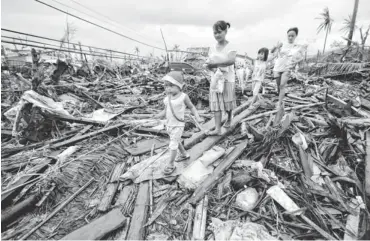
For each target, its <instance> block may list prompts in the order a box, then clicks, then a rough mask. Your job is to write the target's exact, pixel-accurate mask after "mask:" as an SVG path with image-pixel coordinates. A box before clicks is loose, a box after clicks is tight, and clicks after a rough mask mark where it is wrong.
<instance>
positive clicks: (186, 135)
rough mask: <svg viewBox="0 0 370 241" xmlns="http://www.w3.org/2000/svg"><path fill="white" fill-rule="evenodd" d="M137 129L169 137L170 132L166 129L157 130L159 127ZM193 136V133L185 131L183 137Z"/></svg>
mask: <svg viewBox="0 0 370 241" xmlns="http://www.w3.org/2000/svg"><path fill="white" fill-rule="evenodd" d="M135 131H136V132H139V133H149V134H155V135H161V136H166V137H168V132H167V131H164V130H157V129H153V128H145V127H139V128H136V129H135ZM191 136H192V135H191V134H189V133H187V132H183V133H182V136H181V137H182V138H189V137H191Z"/></svg>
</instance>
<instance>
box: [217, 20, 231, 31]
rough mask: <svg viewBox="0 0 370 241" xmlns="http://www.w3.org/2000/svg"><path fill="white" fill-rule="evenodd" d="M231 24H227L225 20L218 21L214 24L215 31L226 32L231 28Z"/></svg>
mask: <svg viewBox="0 0 370 241" xmlns="http://www.w3.org/2000/svg"><path fill="white" fill-rule="evenodd" d="M230 26H231V25H230V23H227V22H225V21H223V20H220V21H217V22H216V23H215V24H213V29H214V30H217V31H218V30H220V31H225V30H227V29H228V28H230Z"/></svg>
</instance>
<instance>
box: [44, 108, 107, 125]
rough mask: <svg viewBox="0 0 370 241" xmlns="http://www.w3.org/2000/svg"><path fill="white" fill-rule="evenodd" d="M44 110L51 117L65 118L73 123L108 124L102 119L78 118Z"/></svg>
mask: <svg viewBox="0 0 370 241" xmlns="http://www.w3.org/2000/svg"><path fill="white" fill-rule="evenodd" d="M43 112H44V113H45V114H46V115H47V116H48V117H49V118H52V119H59V120H64V121H68V122H72V123H81V124H87V125H104V124H106V123H103V122H101V121H95V120H91V119H87V118H83V117H79V118H77V117H73V116H69V115H63V114H61V113H58V114H55V113H51V112H48V111H47V110H43Z"/></svg>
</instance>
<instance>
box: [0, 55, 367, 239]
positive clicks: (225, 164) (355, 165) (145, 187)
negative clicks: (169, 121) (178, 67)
mask: <svg viewBox="0 0 370 241" xmlns="http://www.w3.org/2000/svg"><path fill="white" fill-rule="evenodd" d="M37 65H38V64H37ZM339 65H341V66H339ZM93 67H94V68H90V67H88V66H84V67H82V68H80V69H74V68H73V67H72V66H70V65H69V64H67V63H64V62H58V64H57V65H46V64H40V65H39V66H36V67H30V66H28V67H27V66H24V67H23V68H20V69H16V70H10V71H3V72H2V78H1V87H2V88H1V89H2V97H1V98H2V99H1V105H2V122H1V123H2V126H1V129H2V131H1V136H2V143H1V145H2V148H1V155H2V160H1V168H2V169H1V171H2V175H1V179H2V221H1V225H2V235H1V237H2V239H3V240H6V239H69V240H77V239H91V240H93V239H111V240H114V239H121V240H122V239H129V240H144V239H147V240H154V239H160V240H162V239H163V240H167V239H169V240H175V239H177V240H180V239H189V240H190V239H201V240H205V239H206V240H228V239H239V240H240V239H243V240H248V239H253V240H266V239H269V240H270V239H359V238H361V237H364V235H365V233H366V231H367V230H369V229H370V224H369V218H370V216H369V212H368V210H369V204H370V202H369V196H367V195H369V194H370V170H369V166H370V157H369V153H370V141H369V138H370V133H369V127H370V75H369V70H370V66H369V65H368V64H361V63H359V64H358V66H355V67H353V66H352V68H351V69H348V68H347V69H346V68H343V64H332V65H329V64H327V65H325V66H319V67H316V68H312V71H311V72H310V73H309V74H310V77H308V75H307V74H302V73H296V74H295V75H294V76H293V77H294V78H292V79H291V81H290V82H289V85H288V91H287V95H286V98H285V103H284V108H285V109H284V110H283V109H280V110H276V107H275V106H276V101H277V93H276V84H275V83H274V82H273V81H272V80H269V81H267V84H266V85H264V88H263V93H262V94H261V95H259V96H257V97H256V98H252V97H251V96H248V94H249V92H248V93H247V95H243V93H241V91H240V89H239V88H238V90H237V97H238V108H237V109H236V110H235V112H234V119H233V122H232V125H231V127H230V128H229V129H223V134H222V136H219V137H218V136H217V137H206V136H205V134H204V130H207V129H211V128H213V127H214V121H213V119H212V113H211V112H209V108H208V86H209V84H208V80H207V78H208V77H207V76H206V75H202V74H197V75H186V76H185V79H186V84H187V85H186V88H185V92H186V93H188V95H189V96H190V98H191V99H192V101H193V103H195V104H196V106H197V108H198V110H199V113H200V115H201V116H202V117H204V118H205V119H206V120H207V121H206V122H205V123H204V124H202V126H200V127H198V126H197V124H196V123H194V122H193V120H192V118H191V117H190V112H189V115H188V116H187V117H186V119H187V123H186V127H185V132H184V135H183V138H184V139H185V141H184V143H185V147H186V148H187V149H188V151H189V153H190V154H191V158H190V160H188V161H185V162H181V163H176V166H177V168H176V171H175V172H174V173H173V175H171V176H164V175H163V173H162V171H163V168H164V166H165V163H166V161H167V159H168V153H167V145H168V141H169V138H168V135H167V134H166V132H165V129H164V125H163V121H160V120H154V119H151V116H152V115H153V114H155V113H158V112H159V111H160V110H162V109H163V107H164V106H163V98H164V89H163V83H162V81H161V77H162V76H163V74H159V73H158V72H157V71H156V70H155V69H152V70H149V71H143V70H140V69H134V71H132V73H129V74H127V73H124V72H123V71H120V70H119V68H115V67H111V66H105V65H103V64H101V65H96V66H93ZM247 87H248V86H247ZM247 91H248V88H247ZM366 163H367V166H366ZM366 168H367V169H366ZM366 170H367V171H366ZM366 180H367V181H366Z"/></svg>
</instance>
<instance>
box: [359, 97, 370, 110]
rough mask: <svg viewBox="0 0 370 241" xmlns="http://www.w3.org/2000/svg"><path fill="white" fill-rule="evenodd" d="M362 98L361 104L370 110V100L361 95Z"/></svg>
mask: <svg viewBox="0 0 370 241" xmlns="http://www.w3.org/2000/svg"><path fill="white" fill-rule="evenodd" d="M360 100H361V106H362V107H365V108H366V109H368V110H370V101H368V100H367V99H365V98H362V97H360Z"/></svg>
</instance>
